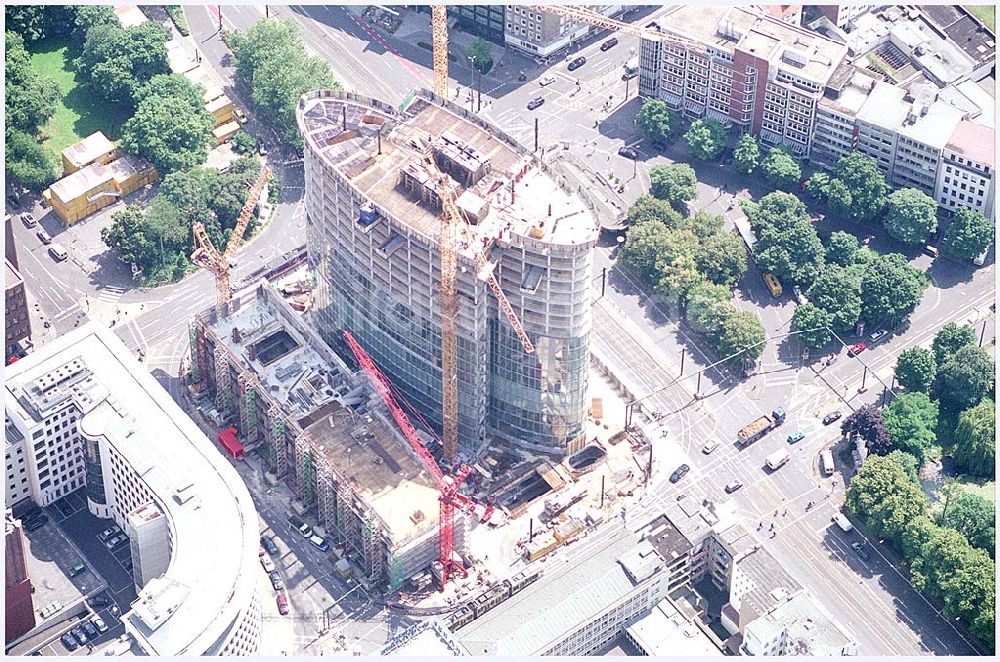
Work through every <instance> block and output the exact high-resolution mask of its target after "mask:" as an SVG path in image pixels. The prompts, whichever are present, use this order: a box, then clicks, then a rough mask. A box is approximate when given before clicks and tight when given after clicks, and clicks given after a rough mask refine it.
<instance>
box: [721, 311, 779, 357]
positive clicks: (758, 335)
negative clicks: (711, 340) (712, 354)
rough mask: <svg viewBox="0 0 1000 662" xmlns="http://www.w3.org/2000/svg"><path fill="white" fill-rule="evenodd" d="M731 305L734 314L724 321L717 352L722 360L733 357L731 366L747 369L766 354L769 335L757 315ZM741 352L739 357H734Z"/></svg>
mask: <svg viewBox="0 0 1000 662" xmlns="http://www.w3.org/2000/svg"><path fill="white" fill-rule="evenodd" d="M729 305H730V307H731V308H732V312H731V313H730V314H729V315H727V316H726V318H725V319H723V320H722V324H721V326H720V328H719V331H718V334H717V338H716V351H717V352H718V353H719V356H720V358H726V357H731V358H730V359H729V364H730V365H732V366H734V367H736V368H737V369H740V368H746V367H747V366H749V365H751V364H752V363H753V362H754V361H756V360H757V359H758V358H760V356H761V354H763V353H764V341H765V340H766V339H767V335H766V334H765V333H764V326H763V325H762V324H761V323H760V318H759V317H757V315H756V314H754V313H752V312H750V311H749V310H739V309H737V308H736V307H735V306H733V305H732V304H729ZM742 350H745V351H742ZM741 351H742V353H740V354H739V355H738V356H733V355H734V354H736V353H737V352H741Z"/></svg>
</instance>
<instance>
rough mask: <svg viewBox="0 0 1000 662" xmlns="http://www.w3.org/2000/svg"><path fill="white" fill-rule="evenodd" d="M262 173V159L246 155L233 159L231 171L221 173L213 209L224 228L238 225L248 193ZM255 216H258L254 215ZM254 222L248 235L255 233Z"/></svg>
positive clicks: (213, 200) (249, 226)
mask: <svg viewBox="0 0 1000 662" xmlns="http://www.w3.org/2000/svg"><path fill="white" fill-rule="evenodd" d="M258 174H260V159H258V158H257V157H256V156H249V157H247V156H244V157H241V158H239V159H236V160H235V161H233V162H232V163H231V164H230V166H229V171H228V172H225V173H221V174H219V179H218V185H217V187H216V193H215V196H214V197H213V199H212V203H211V204H212V211H214V212H215V215H216V217H217V218H218V219H219V224H220V225H221V226H222V227H223V228H224V229H231V228H233V227H235V226H236V220H237V219H238V218H239V215H240V211H241V210H242V209H243V205H245V204H246V200H247V193H248V192H249V191H250V187H251V185H252V184H253V182H254V180H255V179H257V175H258ZM251 218H252V219H253V218H256V215H254V216H253V217H251ZM253 229H254V228H253V222H252V221H251V224H250V225H248V226H247V230H246V232H247V235H248V236H249V235H250V234H252V233H253Z"/></svg>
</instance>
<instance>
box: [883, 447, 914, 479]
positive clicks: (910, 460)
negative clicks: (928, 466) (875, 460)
mask: <svg viewBox="0 0 1000 662" xmlns="http://www.w3.org/2000/svg"><path fill="white" fill-rule="evenodd" d="M885 457H886V459H889V460H892V461H893V462H895V463H896V464H898V465H899V466H900V467H902V468H903V471H905V472H906V475H907V477H908V478H909V479H910V480H911V481H913V482H914V483H916V482H918V481H919V480H920V460H919V459H917V457H916V456H915V455H913V454H912V453H907V452H906V451H901V450H898V449H897V450H894V451H892V452H891V453H889V454H888V455H886V456H885Z"/></svg>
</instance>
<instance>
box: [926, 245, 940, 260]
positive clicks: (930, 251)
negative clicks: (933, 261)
mask: <svg viewBox="0 0 1000 662" xmlns="http://www.w3.org/2000/svg"><path fill="white" fill-rule="evenodd" d="M939 253H940V251H939V250H938V247H937V246H931V245H930V244H927V245H926V246H924V255H929V256H931V257H937V256H938V254H939Z"/></svg>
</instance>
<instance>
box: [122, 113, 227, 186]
mask: <svg viewBox="0 0 1000 662" xmlns="http://www.w3.org/2000/svg"><path fill="white" fill-rule="evenodd" d="M214 127H215V119H214V118H213V117H212V115H211V113H209V112H208V111H207V110H205V108H204V106H202V105H201V103H198V104H197V105H192V104H191V103H190V100H189V99H186V98H183V97H147V98H146V99H145V100H144V101H143V102H141V103H140V104H139V107H138V108H137V109H136V111H135V114H134V115H133V116H132V117H131V118H130V119H129V120H128V121H127V122H125V125H124V126H123V127H122V148H123V149H124V150H125V151H126V152H129V153H131V154H136V155H139V156H142V157H143V158H145V159H147V160H148V161H149V162H150V163H152V164H153V165H154V166H155V167H156V169H157V170H159V171H160V172H161V173H164V174H166V173H170V172H174V171H175V170H183V169H186V168H191V167H193V166H196V165H198V164H200V163H202V162H203V161H204V160H205V156H206V154H207V153H208V148H209V146H210V145H211V144H212V141H213V138H212V129H213V128H214Z"/></svg>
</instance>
